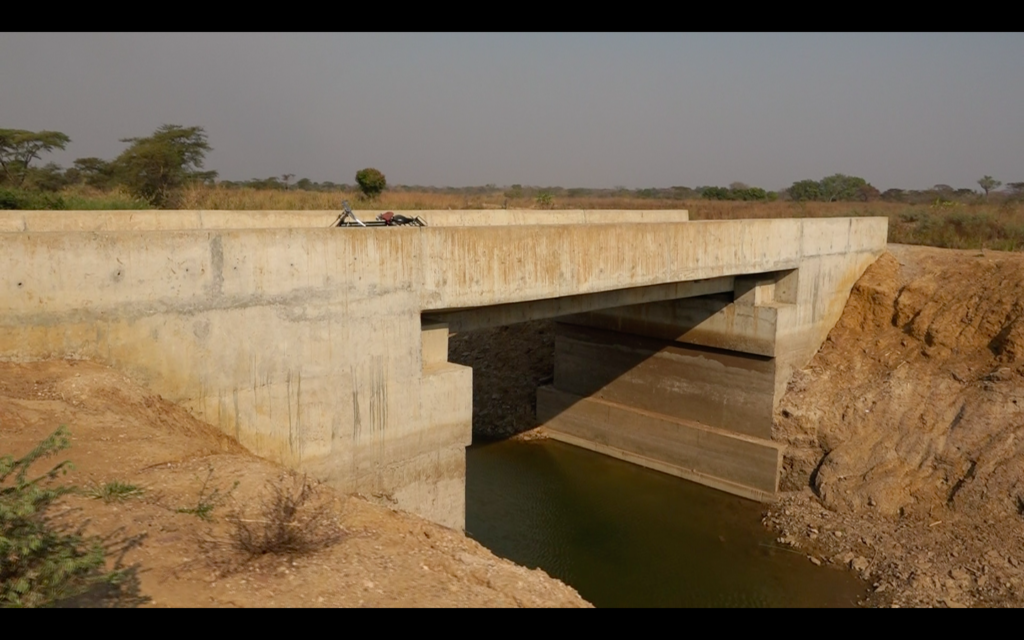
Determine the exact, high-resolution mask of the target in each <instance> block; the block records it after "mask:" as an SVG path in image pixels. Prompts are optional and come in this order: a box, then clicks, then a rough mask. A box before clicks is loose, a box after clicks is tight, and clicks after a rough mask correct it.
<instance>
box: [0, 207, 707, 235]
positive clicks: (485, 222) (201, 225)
mask: <svg viewBox="0 0 1024 640" xmlns="http://www.w3.org/2000/svg"><path fill="white" fill-rule="evenodd" d="M384 211H385V210H384V209H374V210H355V211H353V213H355V214H356V217H358V218H359V219H360V220H362V221H363V222H369V221H371V220H374V219H375V218H376V217H377V214H379V213H383V212H384ZM342 213H343V212H342V211H341V209H338V210H336V211H335V210H328V211H272V210H254V211H221V210H208V211H204V210H165V209H160V210H141V211H127V210H112V211H0V233H17V232H19V231H20V232H34V233H40V232H47V231H183V230H190V229H295V228H300V229H303V228H327V227H330V226H331V225H333V224H335V223H336V222H337V221H338V218H339V216H341V214H342ZM396 213H401V214H403V215H406V216H409V217H415V216H418V217H419V218H421V219H422V220H423V221H424V222H425V223H426V224H427V225H428V226H430V227H477V226H479V227H491V226H509V225H560V224H608V223H630V224H639V223H651V222H655V223H657V222H685V221H686V220H689V213H688V212H687V211H685V210H682V209H655V210H649V211H647V210H634V209H622V210H609V209H600V210H573V209H569V210H561V209H557V210H534V209H461V210H452V209H436V210H435V209H432V210H416V211H397V212H396Z"/></svg>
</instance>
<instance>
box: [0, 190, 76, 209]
mask: <svg viewBox="0 0 1024 640" xmlns="http://www.w3.org/2000/svg"><path fill="white" fill-rule="evenodd" d="M67 208H68V206H67V202H65V200H64V198H63V197H61V196H59V195H57V194H55V193H48V192H43V191H28V190H25V189H18V188H13V187H0V209H31V210H39V209H67Z"/></svg>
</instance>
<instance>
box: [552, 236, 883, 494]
mask: <svg viewBox="0 0 1024 640" xmlns="http://www.w3.org/2000/svg"><path fill="white" fill-rule="evenodd" d="M874 259H875V256H873V255H870V254H868V255H858V254H852V255H828V256H822V257H820V258H811V259H805V260H804V261H803V262H802V263H801V264H800V265H799V269H787V270H782V271H775V272H770V273H761V274H750V275H743V276H737V277H736V278H735V283H734V287H733V291H732V292H731V293H724V294H716V295H708V296H702V297H696V298H687V299H679V300H670V301H666V302H653V303H648V304H640V305H632V306H628V307H618V308H615V309H608V310H604V311H600V312H592V313H582V314H576V315H572V316H566V317H564V318H560V319H559V320H560V322H559V324H558V332H557V333H556V340H555V376H554V382H553V384H551V385H549V386H546V387H542V388H540V389H538V391H537V418H538V422H539V423H540V424H541V425H542V426H543V427H544V428H545V431H546V432H547V433H548V434H549V435H550V436H551V437H552V438H554V439H558V440H562V441H565V442H568V443H571V444H575V445H578V446H581V447H585V448H588V449H592V450H594V451H598V452H601V453H605V454H608V455H612V456H614V457H618V458H621V459H623V460H628V461H631V462H634V463H637V464H640V465H643V466H647V467H650V468H653V469H657V470H659V471H663V472H666V473H671V474H673V475H677V476H680V477H683V478H687V479H689V480H693V481H696V482H699V483H701V484H705V485H708V486H711V487H715V488H717V489H721V490H724V491H727V492H730V493H733V494H736V495H740V496H744V497H747V498H751V499H755V500H762V501H767V500H770V499H772V497H773V496H774V494H775V493H776V491H777V489H778V479H779V475H780V471H781V468H782V464H783V456H784V454H785V450H784V447H783V446H782V445H780V444H778V443H775V442H773V441H772V426H773V422H774V411H775V408H776V407H777V406H778V403H779V400H780V399H781V398H782V395H783V394H784V393H785V391H786V387H787V384H788V382H789V380H790V378H791V377H792V373H793V371H794V370H795V369H797V368H799V367H802V366H804V365H805V364H806V363H807V362H808V361H809V360H810V358H811V357H812V356H813V355H814V353H815V352H816V351H817V350H818V348H819V347H820V346H821V344H822V342H823V341H824V339H825V337H826V336H827V335H828V331H829V330H831V328H832V327H833V326H834V325H835V323H836V322H837V321H838V319H839V315H840V314H841V312H842V309H843V307H844V305H845V303H846V299H847V297H848V296H849V292H850V289H851V288H852V286H853V283H854V282H856V280H857V278H859V277H860V275H861V274H862V273H863V272H864V269H866V268H867V266H868V265H869V264H870V263H871V262H872V261H874Z"/></svg>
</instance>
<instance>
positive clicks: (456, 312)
mask: <svg viewBox="0 0 1024 640" xmlns="http://www.w3.org/2000/svg"><path fill="white" fill-rule="evenodd" d="M735 280H736V279H735V278H734V277H733V276H723V277H721V278H709V279H707V280H696V281H692V282H672V283H669V284H660V285H653V286H649V287H634V288H631V289H616V290H614V291H604V292H601V293H588V294H583V295H578V296H561V297H558V298H549V299H547V300H534V301H530V302H514V303H510V304H499V305H491V306H487V307H476V308H470V309H453V310H445V311H425V312H424V313H423V324H424V325H428V324H446V325H448V328H449V330H450V331H454V332H456V333H458V332H462V331H476V330H478V329H488V328H491V327H500V326H503V325H509V324H517V323H520V322H529V321H531V320H545V319H549V318H557V317H560V316H568V315H572V314H579V313H587V312H591V311H600V310H604V309H613V308H616V307H629V306H631V305H641V304H645V303H651V302H664V301H669V300H678V299H681V298H693V297H697V296H706V295H711V294H716V293H732V291H733V287H734V283H735Z"/></svg>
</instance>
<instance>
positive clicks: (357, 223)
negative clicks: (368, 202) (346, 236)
mask: <svg viewBox="0 0 1024 640" xmlns="http://www.w3.org/2000/svg"><path fill="white" fill-rule="evenodd" d="M341 208H342V210H343V211H344V213H342V214H341V215H340V216H338V219H337V220H336V221H335V222H334V224H332V225H331V226H332V227H410V226H411V227H425V226H427V223H426V222H424V221H423V220H422V219H421V218H420V217H419V216H416V217H413V218H409V217H407V216H403V215H399V214H396V213H395V212H394V211H385V212H384V213H381V214H379V215H378V216H377V218H376V220H373V221H371V222H363V221H362V220H360V219H359V218H357V217H356V214H355V213H353V212H352V208H351V207H349V204H348V200H344V201H342V203H341ZM349 218H351V220H349Z"/></svg>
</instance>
